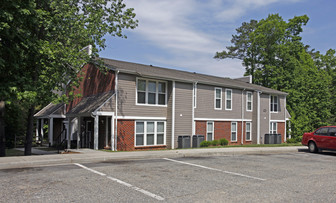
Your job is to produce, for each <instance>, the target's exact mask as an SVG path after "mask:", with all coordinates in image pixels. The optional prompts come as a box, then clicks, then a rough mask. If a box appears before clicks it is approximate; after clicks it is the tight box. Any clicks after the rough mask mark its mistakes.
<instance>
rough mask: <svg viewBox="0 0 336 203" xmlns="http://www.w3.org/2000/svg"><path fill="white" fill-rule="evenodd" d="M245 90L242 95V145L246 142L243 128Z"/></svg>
mask: <svg viewBox="0 0 336 203" xmlns="http://www.w3.org/2000/svg"><path fill="white" fill-rule="evenodd" d="M244 91H245V89H243V90H242V95H241V100H242V108H241V111H242V115H241V116H242V124H241V144H242V145H243V144H244V132H243V130H244Z"/></svg>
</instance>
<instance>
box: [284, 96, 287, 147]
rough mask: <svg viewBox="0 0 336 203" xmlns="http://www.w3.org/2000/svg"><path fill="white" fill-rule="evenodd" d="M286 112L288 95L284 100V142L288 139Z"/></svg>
mask: <svg viewBox="0 0 336 203" xmlns="http://www.w3.org/2000/svg"><path fill="white" fill-rule="evenodd" d="M286 112H287V108H286V97H285V100H284V114H285V132H284V142H286V141H287V122H286V121H287V118H286Z"/></svg>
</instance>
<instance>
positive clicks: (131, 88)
mask: <svg viewBox="0 0 336 203" xmlns="http://www.w3.org/2000/svg"><path fill="white" fill-rule="evenodd" d="M118 77H119V78H118V116H143V117H167V107H166V106H154V105H136V100H135V98H136V76H134V75H129V74H123V73H122V74H119V76H118ZM168 96H169V95H168Z"/></svg>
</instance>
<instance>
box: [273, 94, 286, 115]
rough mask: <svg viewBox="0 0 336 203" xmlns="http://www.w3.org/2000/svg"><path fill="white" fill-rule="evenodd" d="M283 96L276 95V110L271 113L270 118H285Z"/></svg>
mask: <svg viewBox="0 0 336 203" xmlns="http://www.w3.org/2000/svg"><path fill="white" fill-rule="evenodd" d="M285 112H286V110H285V97H284V96H278V112H277V113H271V120H285V118H286V117H285Z"/></svg>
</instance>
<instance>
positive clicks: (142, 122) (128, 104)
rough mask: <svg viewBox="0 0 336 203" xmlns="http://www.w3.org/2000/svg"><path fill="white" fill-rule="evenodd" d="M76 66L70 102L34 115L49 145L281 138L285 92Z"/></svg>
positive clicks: (132, 67) (246, 82)
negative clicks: (181, 138) (77, 83)
mask: <svg viewBox="0 0 336 203" xmlns="http://www.w3.org/2000/svg"><path fill="white" fill-rule="evenodd" d="M102 60H103V61H104V63H105V64H106V66H107V67H108V68H109V71H108V73H103V72H101V71H100V70H99V69H98V68H96V67H95V66H94V65H93V64H87V65H85V66H84V67H83V69H82V76H83V80H82V81H81V83H80V87H79V88H78V89H77V90H76V93H80V94H81V95H82V97H80V98H77V99H75V100H73V101H72V102H70V103H69V104H49V105H48V106H46V107H45V108H43V109H42V110H41V111H40V112H38V113H37V114H36V115H35V117H36V118H37V119H38V121H39V122H38V125H37V128H36V133H37V135H39V136H38V137H42V136H43V129H42V127H41V126H42V125H41V123H45V121H48V124H49V135H48V138H49V143H50V144H51V145H52V144H54V143H55V142H56V140H60V139H61V140H63V139H66V140H68V142H67V143H68V147H70V144H71V142H70V141H71V140H72V142H73V143H75V144H76V145H77V148H93V149H101V148H111V149H112V150H145V149H174V148H177V146H178V143H177V141H178V136H185V135H196V134H197V135H204V137H205V139H206V140H219V139H221V138H226V139H227V140H228V141H229V145H244V144H263V143H264V142H265V134H281V142H285V141H286V120H288V119H289V117H290V116H289V114H288V112H287V110H286V96H287V93H284V92H281V91H277V90H274V89H270V88H266V87H262V86H259V85H254V84H251V81H250V78H249V77H245V78H239V79H230V78H223V77H216V76H210V75H204V74H199V73H192V72H186V71H180V70H174V69H167V68H161V67H155V66H152V65H142V64H137V63H130V62H123V61H117V60H111V59H102Z"/></svg>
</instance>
